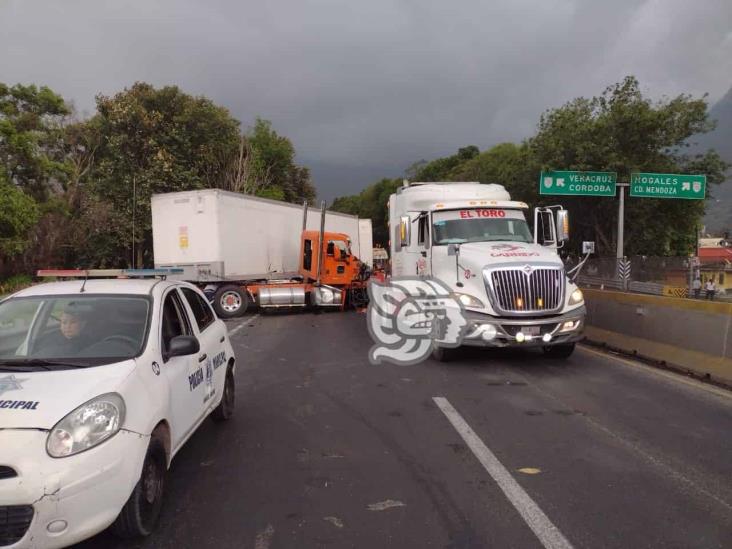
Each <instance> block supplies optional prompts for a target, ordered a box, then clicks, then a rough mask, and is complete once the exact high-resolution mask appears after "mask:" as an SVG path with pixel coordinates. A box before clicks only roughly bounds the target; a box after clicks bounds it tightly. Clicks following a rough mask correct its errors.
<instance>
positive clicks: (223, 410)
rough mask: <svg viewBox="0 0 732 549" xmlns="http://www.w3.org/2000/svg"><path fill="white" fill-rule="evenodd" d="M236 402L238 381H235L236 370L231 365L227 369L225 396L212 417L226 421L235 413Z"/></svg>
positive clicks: (215, 419)
mask: <svg viewBox="0 0 732 549" xmlns="http://www.w3.org/2000/svg"><path fill="white" fill-rule="evenodd" d="M235 404H236V383H235V382H234V372H233V371H232V370H231V367H229V368H228V369H227V370H226V381H225V382H224V396H222V397H221V402H220V403H219V405H218V406H216V408H214V410H213V412H211V418H212V419H213V420H214V421H216V422H220V421H226V420H227V419H230V418H231V416H233V415H234V405H235Z"/></svg>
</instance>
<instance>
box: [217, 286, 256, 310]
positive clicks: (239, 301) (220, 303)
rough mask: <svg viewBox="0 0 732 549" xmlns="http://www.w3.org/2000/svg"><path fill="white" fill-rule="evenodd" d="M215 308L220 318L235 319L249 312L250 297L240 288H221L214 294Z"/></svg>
mask: <svg viewBox="0 0 732 549" xmlns="http://www.w3.org/2000/svg"><path fill="white" fill-rule="evenodd" d="M213 306H214V310H215V311H216V314H217V315H219V318H234V317H236V316H242V315H243V314H244V313H246V312H247V308H248V307H249V297H248V296H247V293H246V291H245V290H243V289H242V288H241V287H240V286H235V285H233V284H230V285H228V286H221V287H220V288H219V289H218V290H216V293H215V294H214V301H213Z"/></svg>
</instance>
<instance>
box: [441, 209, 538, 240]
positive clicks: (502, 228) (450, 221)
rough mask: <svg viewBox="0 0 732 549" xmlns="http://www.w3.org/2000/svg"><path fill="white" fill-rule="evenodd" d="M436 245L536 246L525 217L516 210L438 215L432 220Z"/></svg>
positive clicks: (453, 212) (459, 211)
mask: <svg viewBox="0 0 732 549" xmlns="http://www.w3.org/2000/svg"><path fill="white" fill-rule="evenodd" d="M432 219H433V231H432V242H433V244H435V245H438V246H439V245H441V244H443V245H444V244H462V243H464V242H493V241H497V240H501V241H511V242H533V241H534V238H533V236H532V235H531V231H530V230H529V227H528V225H527V224H526V220H525V219H524V215H523V213H521V212H520V211H516V210H500V209H493V208H490V209H480V208H475V209H467V210H450V211H445V212H435V213H434V214H433V216H432Z"/></svg>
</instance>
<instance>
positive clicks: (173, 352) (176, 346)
mask: <svg viewBox="0 0 732 549" xmlns="http://www.w3.org/2000/svg"><path fill="white" fill-rule="evenodd" d="M200 350H201V344H200V343H198V339H196V337H195V336H191V335H179V336H175V337H174V338H173V339H171V340H170V348H169V349H168V358H172V357H174V356H189V355H195V354H196V353H197V352H198V351H200Z"/></svg>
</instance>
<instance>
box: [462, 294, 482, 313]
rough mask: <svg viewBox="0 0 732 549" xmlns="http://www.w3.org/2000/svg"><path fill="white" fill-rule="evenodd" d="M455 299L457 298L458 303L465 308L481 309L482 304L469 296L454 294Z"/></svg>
mask: <svg viewBox="0 0 732 549" xmlns="http://www.w3.org/2000/svg"><path fill="white" fill-rule="evenodd" d="M455 297H457V298H458V299H459V300H460V303H462V304H463V305H464V306H465V307H474V308H477V309H482V308H483V302H482V301H481V300H480V299H478V298H477V297H475V296H472V295H470V294H461V293H458V292H455Z"/></svg>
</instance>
